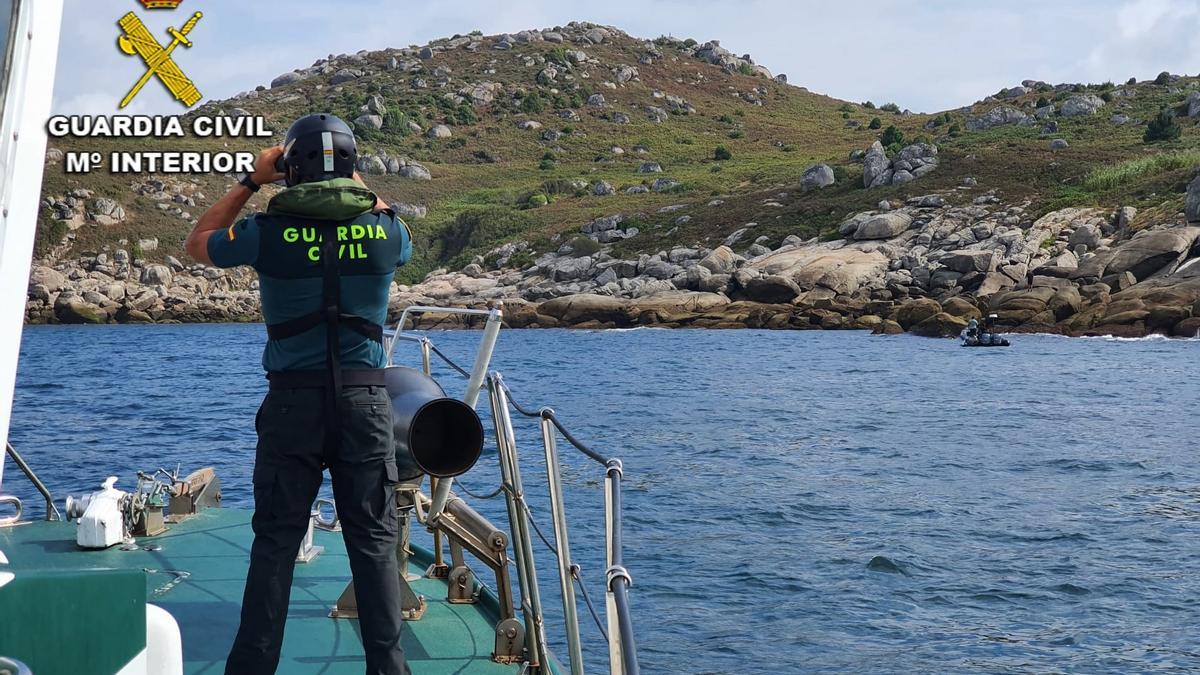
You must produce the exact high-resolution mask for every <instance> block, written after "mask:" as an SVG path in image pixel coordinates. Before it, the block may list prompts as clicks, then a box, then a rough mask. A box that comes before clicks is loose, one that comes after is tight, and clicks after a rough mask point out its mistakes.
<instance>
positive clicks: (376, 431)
mask: <svg viewBox="0 0 1200 675" xmlns="http://www.w3.org/2000/svg"><path fill="white" fill-rule="evenodd" d="M324 395H325V394H324V390H323V389H320V388H307V389H300V388H298V389H280V388H272V390H271V391H270V393H268V394H267V397H266V399H265V400H264V401H263V404H262V407H261V408H260V409H259V412H258V418H257V420H256V422H255V426H256V429H257V431H258V450H257V454H256V456H255V460H254V518H253V520H252V521H251V522H252V525H253V529H254V544H253V546H252V547H251V549H250V571H249V573H248V574H247V575H246V592H245V595H244V597H243V599H242V617H241V625H240V626H239V628H238V633H237V637H236V638H235V639H234V643H233V649H232V650H231V651H230V653H229V659H228V661H227V662H226V665H225V672H226V673H227V674H228V675H264V674H267V673H274V672H275V669H276V668H277V667H278V665H279V657H280V647H281V645H282V643H283V625H284V621H285V620H286V619H287V611H288V599H289V596H290V595H291V590H292V570H293V568H294V566H295V564H296V562H295V561H296V554H297V552H298V551H299V549H300V542H301V540H302V539H303V538H304V534H305V532H306V531H307V529H308V519H309V513H310V509H311V508H312V504H313V501H314V500H315V499H316V496H317V490H318V489H319V488H320V486H321V478H322V469H323V467H326V466H327V467H328V468H329V473H330V475H331V477H332V478H333V495H334V499H335V500H336V501H337V513H338V518H339V519H340V521H341V525H342V537H343V538H344V539H345V543H346V552H347V554H348V557H349V559H350V571H351V572H352V573H353V575H354V587H355V590H356V591H357V598H356V599H357V600H358V614H359V628H360V631H361V633H362V641H363V650H364V652H365V653H366V672H367V674H368V675H408V673H409V669H408V666H407V664H406V663H405V660H404V651H403V649H402V648H401V646H400V630H401V626H402V625H403V624H402V618H401V613H400V580H399V567H398V566H397V563H396V538H397V534H396V528H397V524H396V509H395V505H394V504H395V502H394V498H393V496H392V494H393V493H392V489H393V486H394V484H395V482H396V464H395V448H394V446H393V443H392V406H391V401H390V399H389V398H388V395H387V391H386V390H385V389H384V388H383V387H345V388H344V389H343V390H342V394H341V397H340V399H339V400H338V416H339V418H340V421H339V424H338V426H339V427H340V434H339V438H338V439H337V440H338V441H339V442H331V443H326V439H325V436H326V426H325V425H326V420H325V406H326V402H325V400H324ZM332 440H333V439H331V441H332ZM328 446H332V447H328ZM330 600H331V601H332V600H333V598H330ZM331 621H332V619H331Z"/></svg>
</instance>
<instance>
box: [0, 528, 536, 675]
mask: <svg viewBox="0 0 1200 675" xmlns="http://www.w3.org/2000/svg"><path fill="white" fill-rule="evenodd" d="M170 528H171V529H170V530H169V531H168V532H166V533H164V534H162V535H159V536H157V537H148V538H141V539H139V540H138V543H140V544H143V545H147V544H156V545H158V546H161V547H162V549H161V550H159V551H146V550H137V551H121V550H119V549H118V548H117V547H113V548H110V549H107V550H104V551H83V550H80V549H78V548H77V547H76V546H75V524H74V523H47V522H37V523H31V524H27V525H20V526H17V527H11V528H6V529H0V551H3V552H4V553H5V555H6V556H8V559H9V562H10V565H9V567H8V569H10V570H11V571H14V572H16V573H17V574H18V575H19V574H20V573H21V570H72V569H76V570H87V569H131V568H132V569H146V570H148V573H147V575H146V600H147V602H150V603H152V604H155V605H158V606H160V607H163V608H164V609H166V610H167V611H169V612H170V613H171V614H172V615H173V616H174V617H175V619H176V620H177V621H178V622H179V627H180V629H181V631H182V633H183V651H184V672H185V673H189V674H191V675H197V674H199V673H205V674H208V675H212V674H217V673H221V672H223V671H224V663H225V655H226V653H227V651H228V650H229V646H230V644H231V643H232V642H233V636H234V633H235V632H236V630H237V622H238V614H239V608H240V605H241V597H242V589H243V586H244V583H245V574H246V568H247V565H248V563H249V552H250V542H251V539H252V536H253V534H252V533H251V531H250V512H249V511H245V510H240V509H210V510H208V511H204V512H202V513H200V514H198V515H196V516H193V517H191V518H189V519H188V520H186V521H184V522H183V523H180V524H177V525H171V526H170ZM316 544H317V545H319V546H324V547H325V551H324V552H323V553H322V554H321V555H320V556H318V557H317V558H316V560H314V561H312V562H310V563H301V564H297V565H296V573H295V581H294V583H293V586H292V601H291V607H290V609H289V612H288V623H287V631H286V634H285V637H284V643H283V654H284V656H283V660H282V662H281V663H280V667H279V672H280V673H284V674H287V675H293V674H294V675H306V674H309V673H313V674H315V673H323V674H327V675H337V674H340V673H361V672H362V669H363V665H362V664H363V660H362V644H361V641H360V639H359V636H358V622H357V621H354V620H345V619H340V620H334V619H330V618H329V617H328V614H329V610H330V609H331V608H332V607H333V605H334V603H335V602H336V600H337V598H338V596H339V595H340V594H341V592H342V590H343V589H344V588H345V587H346V584H347V583H348V581H349V576H350V575H349V567H348V564H347V559H346V550H345V546H344V545H343V543H342V539H341V535H340V533H332V532H324V531H321V530H318V531H317V533H316ZM429 560H430V556H429V553H428V552H427V551H424V550H420V549H418V550H417V551H415V555H414V558H413V561H412V565H411V567H410V570H409V571H410V573H413V572H416V573H420V572H422V571H423V570H424V568H425V566H426V565H427V564H428V563H429ZM171 571H184V572H188V573H190V575H191V576H189V577H187V578H186V579H185V580H183V581H181V582H179V583H178V584H176V585H174V586H172V587H170V588H167V589H166V590H163V589H164V587H165V586H167V584H169V583H170V582H171V581H173V580H174V579H175V578H176V575H174V574H172V572H171ZM413 586H414V590H415V591H416V592H417V594H418V595H423V596H425V600H426V602H427V603H428V604H429V608H428V609H427V610H426V612H425V615H424V617H423V618H421V620H419V621H412V622H405V625H404V627H405V631H404V639H403V642H404V651H405V653H406V654H407V656H408V660H409V665H410V666H411V668H412V671H413V673H414V675H440V674H443V673H463V674H464V675H475V674H478V675H489V674H492V673H496V674H500V673H508V674H512V673H516V672H518V667H517V666H515V665H502V664H498V663H495V662H493V661H492V660H491V652H492V648H493V644H494V635H493V630H492V626H493V625H494V622H495V617H494V606H493V605H492V604H491V603H489V602H487V601H486V600H485V601H481V602H480V603H477V604H469V605H451V604H449V603H447V602H446V585H445V583H444V582H442V581H440V580H434V579H425V578H422V579H419V580H417V581H416V582H413ZM45 620H47V621H53V620H54V618H53V617H46V618H45Z"/></svg>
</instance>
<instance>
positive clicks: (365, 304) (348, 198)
mask: <svg viewBox="0 0 1200 675" xmlns="http://www.w3.org/2000/svg"><path fill="white" fill-rule="evenodd" d="M357 159H358V152H357V147H356V144H355V140H354V133H353V132H352V131H351V130H350V127H349V126H347V125H346V123H345V122H343V121H342V120H340V119H338V118H337V117H334V116H333V115H309V116H307V117H303V118H301V119H299V120H297V121H296V123H295V124H293V125H292V127H291V128H290V129H289V130H288V133H287V138H286V140H285V143H284V145H283V146H282V147H275V148H269V149H267V150H264V151H263V152H262V153H261V154H260V155H259V156H258V159H257V161H256V162H255V165H254V173H253V174H251V175H249V176H246V177H245V178H243V179H242V180H241V182H240V183H239V184H238V185H235V186H234V187H233V188H232V189H230V191H229V192H228V193H226V194H225V196H223V197H222V198H221V199H220V200H218V201H217V202H216V203H215V204H213V205H212V207H210V208H209V209H208V211H206V212H205V213H204V215H203V216H202V217H201V218H200V220H199V221H198V222H197V223H196V227H195V229H194V230H193V231H192V233H191V235H189V236H188V240H187V251H188V253H189V254H190V255H191V256H192V257H193V258H195V259H196V260H198V261H200V262H202V263H205V264H212V265H216V266H218V267H235V266H238V265H250V266H252V267H254V269H255V270H257V271H258V276H259V292H260V294H261V296H262V313H263V319H264V320H265V322H266V324H267V338H268V339H267V345H266V349H265V350H264V352H263V359H262V362H263V367H264V368H265V369H266V371H267V379H268V380H270V391H269V392H268V393H267V396H266V398H265V399H264V400H263V403H262V406H261V407H260V408H259V411H258V416H257V418H256V421H255V429H256V431H257V432H258V449H257V453H256V456H255V460H254V518H253V521H252V524H253V528H254V545H253V546H252V547H251V549H250V571H249V573H248V574H247V576H246V591H245V596H244V597H243V599H242V616H241V626H240V627H239V628H238V633H237V638H236V639H235V640H234V644H233V649H232V651H231V652H230V654H229V659H228V661H227V663H226V666H225V672H226V673H228V674H231V675H233V674H236V675H241V674H243V673H244V674H250V675H262V674H264V673H274V672H275V669H276V668H277V667H278V665H279V657H280V646H281V644H282V642H283V627H284V621H285V620H286V618H287V608H288V598H289V595H290V593H291V587H292V569H293V567H294V565H295V559H296V554H297V552H298V551H299V548H300V541H301V539H302V538H303V537H304V534H305V531H306V530H307V528H308V519H309V510H310V509H311V507H312V504H313V500H314V499H315V498H316V496H317V490H318V489H319V488H320V486H321V479H322V470H323V469H324V468H325V467H328V468H329V473H330V475H331V477H332V479H333V494H334V497H335V498H336V500H337V505H338V517H339V519H340V520H341V524H342V536H343V537H344V539H345V542H346V551H347V554H348V556H349V559H350V569H351V572H352V573H353V575H354V582H355V583H354V586H355V588H356V589H361V590H360V593H359V595H358V610H359V617H360V618H359V624H360V629H361V633H362V641H363V650H364V651H365V653H366V666H367V668H366V672H367V673H368V675H375V674H379V675H399V674H407V673H409V670H408V666H407V664H406V663H405V660H404V652H403V650H402V649H401V646H400V630H401V625H402V624H401V613H400V587H399V569H398V566H397V563H396V537H397V531H396V528H397V524H396V510H395V507H394V501H393V485H394V484H395V483H396V476H397V474H396V464H395V447H394V445H393V440H392V406H391V400H390V399H389V397H388V395H387V391H386V389H385V388H384V381H383V370H382V369H383V367H384V365H385V364H386V362H387V354H386V353H385V352H384V346H383V325H382V324H383V322H384V321H386V320H387V305H388V290H389V287H390V286H391V283H392V277H393V275H394V273H395V269H396V267H398V266H400V265H403V264H404V263H405V262H407V261H408V259H409V257H411V255H412V241H411V233H410V232H409V231H408V227H407V225H405V224H404V223H403V222H402V221H401V220H400V219H399V218H397V217H396V215H395V214H394V213H393V212H392V211H391V210H389V209H388V208H387V206H386V204H384V202H383V201H382V200H380V199H379V198H378V197H376V196H375V194H374V193H373V192H371V191H370V190H369V189H367V187H366V185H365V184H364V183H363V182H362V178H361V177H360V176H359V175H358V174H357V173H356V172H355V171H354V165H355V162H356V161H357ZM280 179H284V180H286V182H287V185H288V189H286V190H284V191H283V192H280V193H279V194H278V195H276V196H275V197H274V198H273V199H271V201H270V204H269V205H268V206H267V211H266V213H256V214H253V215H251V216H248V217H246V218H243V219H241V220H239V221H237V223H236V224H235V223H234V221H235V219H236V218H237V216H238V213H239V212H240V211H241V209H242V208H243V207H244V206H245V205H246V201H247V200H249V199H250V196H251V195H252V194H254V193H255V192H258V189H259V186H260V185H262V184H264V183H269V182H274V181H277V180H280Z"/></svg>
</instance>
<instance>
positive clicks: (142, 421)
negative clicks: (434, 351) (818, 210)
mask: <svg viewBox="0 0 1200 675" xmlns="http://www.w3.org/2000/svg"><path fill="white" fill-rule="evenodd" d="M430 335H431V337H432V338H433V340H434V342H435V344H436V345H438V346H439V347H441V348H442V349H443V351H445V352H446V353H447V354H448V355H449V356H450V357H451V358H453V359H456V360H458V361H459V362H461V363H463V364H464V365H466V366H469V364H470V362H471V360H472V358H473V354H474V352H473V349H474V345H475V344H476V343H477V340H478V338H479V333H477V332H438V333H432V334H430ZM264 339H265V334H264V330H263V328H262V327H261V326H257V325H234V326H227V325H210V326H111V327H109V326H103V327H30V328H27V329H26V330H25V334H24V339H23V342H22V349H21V362H20V370H19V376H18V382H17V394H16V403H15V410H14V415H13V430H12V441H13V443H14V444H15V445H16V447H17V448H18V449H19V450H20V451H22V452H23V453H24V455H25V457H26V458H27V459H28V461H29V462H30V463H31V464H32V465H33V466H34V467H35V469H36V470H37V471H38V472H39V473H40V475H41V476H42V477H43V478H44V479H45V481H46V483H47V484H48V485H49V486H50V489H51V490H52V491H54V493H55V494H56V495H59V496H61V495H65V494H67V493H74V494H78V493H81V492H85V491H88V490H90V489H92V488H94V487H96V486H98V485H99V484H100V482H101V481H102V480H103V478H104V477H105V476H108V475H117V476H120V477H121V481H122V482H121V483H119V484H118V486H123V487H125V488H126V489H131V488H132V487H133V485H134V484H135V480H134V472H135V471H137V470H139V469H140V470H153V469H157V468H159V467H164V468H168V469H174V468H175V467H176V466H177V465H179V466H182V467H183V469H184V472H186V471H188V470H190V469H194V468H197V467H200V466H205V465H212V466H214V467H215V468H216V470H217V473H218V474H219V475H220V477H221V480H222V484H223V492H224V495H225V504H226V505H227V506H249V505H250V504H251V490H250V472H251V467H252V462H253V456H254V454H253V446H254V433H253V421H254V414H255V410H256V408H257V405H258V403H259V401H260V398H261V396H262V394H263V393H264V391H265V389H266V381H265V380H264V379H263V376H262V373H261V371H260V369H259V365H258V364H259V355H260V350H261V347H262V342H263V340H264ZM1013 342H1014V345H1013V346H1012V347H1010V348H1007V349H962V348H960V347H959V346H958V345H957V342H955V341H952V340H931V339H923V338H914V337H909V336H897V337H872V336H869V335H866V334H865V333H860V332H790V331H780V332H768V331H750V330H742V331H702V330H677V331H668V330H648V329H647V330H630V331H596V332H591V331H557V330H545V331H506V332H502V334H501V339H500V343H499V345H498V347H497V350H496V359H495V362H494V366H495V367H496V368H497V369H499V370H500V371H501V372H503V374H504V377H505V380H506V381H507V383H508V384H509V385H510V387H511V388H512V390H513V394H514V398H515V399H516V400H517V401H518V402H519V403H520V404H521V405H522V406H524V407H527V408H533V407H539V406H543V405H549V406H552V407H553V408H554V409H555V410H556V411H557V413H558V415H559V416H560V418H561V419H562V420H563V421H564V422H565V424H566V425H567V426H568V427H569V428H570V429H571V430H572V431H573V432H574V433H575V435H577V436H578V437H579V438H580V439H581V440H584V441H585V442H587V443H589V444H591V445H592V447H593V448H594V449H595V450H597V451H599V452H601V453H603V454H606V455H612V456H617V457H620V458H622V459H623V460H624V463H625V504H624V515H625V559H626V566H627V567H628V568H629V570H630V572H631V574H632V576H633V579H634V585H633V588H632V596H631V597H632V604H633V610H634V621H635V626H636V634H637V638H638V642H639V653H640V656H641V662H642V667H643V670H644V672H647V673H731V674H732V673H738V674H743V673H800V672H854V673H859V672H880V673H893V672H987V673H997V672H1051V671H1053V672H1061V671H1078V672H1089V673H1096V672H1111V673H1128V672H1145V671H1178V670H1185V669H1190V670H1200V647H1198V646H1197V643H1196V627H1197V626H1200V543H1198V542H1200V453H1198V452H1197V449H1198V445H1200V444H1198V443H1197V426H1196V425H1197V422H1196V419H1197V416H1196V413H1195V406H1196V404H1197V402H1198V401H1200V381H1198V379H1197V365H1196V364H1197V357H1198V356H1200V342H1197V341H1173V340H1165V339H1153V338H1152V339H1146V340H1133V341H1126V340H1109V339H1103V338H1099V339H1067V338H1059V337H1049V336H1016V337H1015V338H1014V340H1013ZM397 360H398V362H400V363H402V364H407V365H414V366H416V365H418V360H417V354H416V352H415V351H414V350H412V349H411V348H410V347H409V346H405V345H402V346H401V348H399V350H398V352H397ZM437 374H438V375H439V377H440V379H441V380H442V381H443V383H444V384H445V386H446V389H447V390H448V391H450V392H451V393H452V394H459V393H461V392H462V390H463V388H464V382H463V380H462V379H461V378H459V377H457V376H456V375H455V374H454V373H453V371H451V370H449V369H448V368H446V367H444V366H440V367H439V368H438V371H437ZM484 402H485V404H486V397H485V399H484ZM481 412H483V413H484V420H485V425H486V422H487V420H489V419H490V418H489V416H488V415H487V413H486V405H484V406H481ZM514 422H515V423H516V425H517V437H518V448H519V450H520V459H521V463H522V470H523V473H524V475H525V481H524V482H525V487H526V490H527V491H528V492H529V495H530V500H531V507H532V510H533V513H534V516H535V518H536V520H537V522H538V523H539V526H540V527H541V529H542V530H543V531H544V532H545V533H546V535H547V536H548V537H551V536H553V535H552V526H551V521H550V518H549V513H548V509H547V502H548V498H547V493H546V488H545V473H544V471H545V466H544V461H543V459H542V449H541V443H540V435H539V433H538V429H537V425H536V422H535V421H529V420H525V419H523V418H520V417H519V416H517V417H516V418H515V419H514ZM559 452H560V454H561V456H562V458H563V462H564V469H563V471H564V482H565V490H566V499H567V506H568V511H569V517H570V526H571V543H572V546H573V549H574V556H573V557H574V558H575V560H576V562H578V563H579V564H580V565H581V566H582V568H583V575H584V578H585V579H586V581H587V584H588V588H589V590H590V593H591V597H592V599H593V601H594V602H596V603H597V605H598V607H597V609H598V610H599V611H600V612H603V611H604V610H603V575H604V546H603V492H602V487H603V470H602V468H601V467H600V466H598V465H596V464H593V463H592V462H590V461H589V460H587V459H585V458H584V457H583V456H582V455H580V454H578V453H576V452H574V451H573V450H571V448H570V446H569V445H567V444H566V443H565V442H561V441H560V443H559ZM498 483H499V478H498V470H497V468H496V455H495V453H494V451H492V450H488V451H487V452H486V454H485V455H484V457H483V459H482V460H481V461H480V464H479V465H478V466H477V467H476V469H474V470H472V471H471V472H470V473H469V474H467V475H466V476H464V477H463V480H462V484H463V485H464V486H465V487H466V488H468V489H470V490H471V491H472V492H474V493H476V494H485V493H488V492H491V491H492V490H493V489H495V487H496V486H497V485H498ZM326 489H327V488H326ZM5 491H6V492H10V493H15V494H17V495H19V496H21V497H22V498H23V499H24V500H25V503H26V504H27V512H32V513H33V514H34V515H36V514H37V513H39V512H40V510H41V509H40V507H39V506H38V504H39V503H40V502H39V500H38V499H36V496H35V494H34V493H33V491H32V490H31V489H30V488H29V486H28V485H27V484H26V483H25V481H24V479H23V478H22V477H21V476H20V474H19V471H17V470H16V469H15V467H13V466H12V465H11V463H10V464H9V466H8V471H6V481H5ZM473 503H475V504H477V505H478V506H479V508H480V509H481V510H482V511H483V512H484V513H485V514H487V515H488V516H489V517H490V518H492V519H493V522H496V523H498V524H504V523H506V522H507V520H506V517H505V509H504V505H503V502H502V501H498V500H492V501H487V502H478V501H474V500H473ZM422 537H424V534H423V533H422ZM423 540H424V539H423V538H422V541H423ZM535 543H536V544H537V546H538V553H539V556H540V557H539V568H538V572H539V576H540V578H541V583H540V586H541V591H542V598H543V603H544V605H545V606H546V614H547V624H548V626H549V629H550V638H551V642H552V644H553V645H554V647H555V649H556V651H557V653H558V654H559V655H560V656H565V654H566V650H565V647H564V646H563V643H564V640H563V631H562V624H561V614H562V610H561V605H560V604H559V596H558V585H557V579H556V577H555V576H554V567H553V557H552V555H551V554H550V553H549V552H548V551H547V550H546V549H545V547H544V546H543V544H542V542H540V541H536V542H535ZM482 576H483V577H484V578H485V579H487V578H488V576H489V575H487V574H484V575H482ZM330 601H331V602H332V601H333V598H330ZM580 611H581V625H582V629H583V635H584V640H585V660H586V661H587V662H588V666H589V670H591V671H593V672H599V671H601V670H604V669H606V651H605V648H604V646H603V644H602V642H601V637H600V634H599V632H598V630H597V629H596V627H595V626H594V624H593V622H592V621H591V619H590V617H589V615H588V614H587V612H586V610H585V608H584V605H583V603H582V601H581V602H580Z"/></svg>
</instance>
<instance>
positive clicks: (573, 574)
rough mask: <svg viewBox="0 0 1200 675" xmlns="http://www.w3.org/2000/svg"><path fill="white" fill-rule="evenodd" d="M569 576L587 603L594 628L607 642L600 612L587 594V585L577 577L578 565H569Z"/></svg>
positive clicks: (606, 632) (606, 634) (606, 633)
mask: <svg viewBox="0 0 1200 675" xmlns="http://www.w3.org/2000/svg"><path fill="white" fill-rule="evenodd" d="M571 578H572V579H574V580H575V585H576V586H578V587H579V591H580V592H581V593H583V603H584V604H585V605H587V608H588V611H589V612H591V614H592V621H594V622H595V623H596V630H599V631H600V634H601V635H603V636H604V641H605V642H608V641H609V640H608V631H606V630H604V625H603V622H602V621H600V614H599V613H598V612H597V611H596V607H595V605H593V604H592V597H591V596H590V595H588V592H587V586H585V585H584V583H583V579H580V578H579V565H571Z"/></svg>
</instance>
